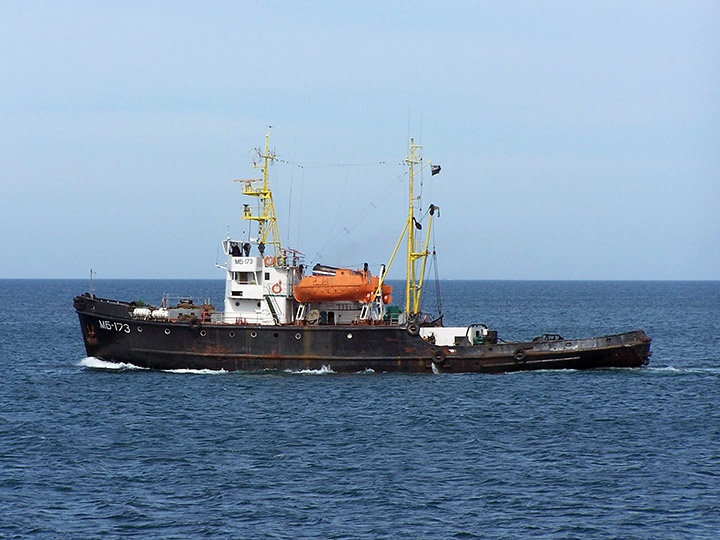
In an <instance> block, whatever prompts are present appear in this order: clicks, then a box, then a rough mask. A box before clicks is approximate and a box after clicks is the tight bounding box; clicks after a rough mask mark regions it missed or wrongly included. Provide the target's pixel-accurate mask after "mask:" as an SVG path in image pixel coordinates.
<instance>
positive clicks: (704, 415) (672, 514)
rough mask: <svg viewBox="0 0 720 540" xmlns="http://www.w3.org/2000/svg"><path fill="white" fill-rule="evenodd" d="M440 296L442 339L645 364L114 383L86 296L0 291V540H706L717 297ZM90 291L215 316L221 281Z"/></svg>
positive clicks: (510, 286) (65, 283) (708, 292)
mask: <svg viewBox="0 0 720 540" xmlns="http://www.w3.org/2000/svg"><path fill="white" fill-rule="evenodd" d="M396 285H397V284H396ZM440 288H441V292H442V299H443V312H444V314H445V322H446V324H450V325H453V324H469V323H475V322H478V323H480V322H483V323H486V324H488V326H490V327H491V328H493V329H497V330H498V332H499V335H500V337H501V338H504V339H508V340H509V339H527V338H532V337H533V336H536V335H539V334H542V333H544V332H557V333H560V334H561V335H563V336H564V337H568V338H572V337H583V336H590V335H603V334H605V333H613V332H620V331H625V330H632V329H635V328H642V329H644V330H645V331H646V332H647V333H648V334H649V335H650V336H652V338H653V344H652V353H653V356H652V358H651V362H650V365H649V366H648V367H645V368H639V369H608V370H596V371H589V372H579V371H555V372H553V371H544V372H531V373H516V374H507V375H478V374H434V375H433V374H428V375H403V374H388V373H358V374H355V375H337V374H334V373H333V372H332V366H329V369H325V370H322V371H320V372H309V373H283V372H276V373H224V372H220V373H213V372H187V371H185V372H154V371H148V370H142V369H134V368H132V367H131V366H124V367H120V368H119V369H118V368H117V367H115V369H112V366H109V365H107V364H104V363H102V362H100V361H98V360H95V359H88V358H86V357H85V356H86V355H85V351H84V349H83V343H82V338H81V334H80V328H79V325H78V321H77V317H76V316H75V314H74V311H73V309H72V298H73V296H74V295H76V294H79V293H82V292H84V291H86V290H87V289H88V284H87V282H86V281H80V280H77V281H74V280H38V281H32V280H3V281H0V362H1V363H0V367H1V369H2V372H1V376H2V379H1V381H2V382H0V537H2V538H53V539H54V538H73V539H83V538H143V539H145V538H177V539H187V538H275V539H297V538H311V539H331V538H343V539H344V538H362V539H375V538H442V539H447V538H450V539H452V538H457V539H474V538H488V539H504V538H507V539H510V538H512V539H515V538H542V539H545V538H547V539H561V538H562V539H573V538H583V539H584V538H588V539H604V538H622V539H635V538H647V539H658V538H661V539H703V538H707V539H716V538H720V282H547V281H535V282H513V281H497V282H494V281H445V282H441V283H440ZM398 289H399V288H398V287H396V290H395V295H394V296H395V298H396V301H397V300H399V299H400V298H401V291H399V290H398ZM95 292H96V294H97V295H98V296H101V297H105V298H121V299H127V300H136V299H142V300H145V301H147V302H155V303H157V302H159V300H160V298H161V297H162V294H163V293H164V292H177V293H189V294H193V295H196V296H209V297H211V298H212V299H213V301H214V303H215V304H216V305H218V306H221V305H222V301H221V298H222V293H223V283H222V282H221V281H145V280H135V281H123V280H99V281H96V282H95ZM426 300H427V301H428V304H429V305H428V307H429V308H433V307H434V305H433V304H434V300H435V294H434V291H433V290H432V288H431V289H430V290H429V291H428V294H427V296H426Z"/></svg>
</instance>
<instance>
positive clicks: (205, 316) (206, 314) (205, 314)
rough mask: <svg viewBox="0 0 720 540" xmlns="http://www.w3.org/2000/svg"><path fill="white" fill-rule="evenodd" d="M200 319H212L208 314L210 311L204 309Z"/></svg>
mask: <svg viewBox="0 0 720 540" xmlns="http://www.w3.org/2000/svg"><path fill="white" fill-rule="evenodd" d="M200 318H201V319H202V320H203V321H204V320H206V319H209V318H210V314H209V313H208V310H207V309H203V310H202V311H201V312H200Z"/></svg>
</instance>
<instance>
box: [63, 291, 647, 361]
mask: <svg viewBox="0 0 720 540" xmlns="http://www.w3.org/2000/svg"><path fill="white" fill-rule="evenodd" d="M75 309H76V311H77V313H78V317H79V319H80V325H81V328H82V332H83V338H84V341H85V349H86V351H87V354H88V356H94V357H97V358H100V359H102V360H106V361H109V362H117V363H128V364H133V365H135V366H139V367H145V368H151V369H163V370H171V369H198V370H200V369H210V370H226V371H263V370H292V371H301V370H306V369H310V370H318V369H322V368H323V367H329V368H330V369H332V370H333V371H335V372H339V373H340V372H359V371H365V370H368V369H372V370H374V371H377V372H382V371H395V372H416V373H417V372H420V373H427V372H432V371H441V372H457V373H459V372H479V373H502V372H510V371H528V370H538V369H593V368H604V367H605V368H606V367H640V366H643V365H646V364H647V363H648V359H649V356H650V338H649V337H648V336H647V335H646V334H645V332H643V331H642V330H635V331H633V332H627V333H623V334H616V335H611V336H602V337H597V338H586V339H577V340H575V339H573V340H553V341H532V342H515V343H504V342H503V343H497V344H485V345H473V346H455V347H445V346H435V345H433V344H431V343H428V342H427V341H425V340H423V339H422V338H421V337H419V336H417V335H411V334H410V333H408V332H407V331H406V329H405V328H403V327H399V326H385V325H374V326H365V325H343V326H340V325H337V326H262V325H228V324H198V322H197V321H195V322H193V324H190V323H188V322H169V321H162V322H158V321H150V320H142V319H134V318H132V317H130V316H129V311H130V309H132V308H130V306H129V305H128V304H127V303H124V302H115V301H111V300H102V299H98V298H90V297H88V296H79V297H77V298H75Z"/></svg>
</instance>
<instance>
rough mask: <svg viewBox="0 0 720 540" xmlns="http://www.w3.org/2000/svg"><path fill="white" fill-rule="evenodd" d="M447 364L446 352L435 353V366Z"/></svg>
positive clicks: (438, 351)
mask: <svg viewBox="0 0 720 540" xmlns="http://www.w3.org/2000/svg"><path fill="white" fill-rule="evenodd" d="M443 362H445V352H444V351H441V350H437V351H435V352H434V353H433V364H438V365H439V364H442V363H443Z"/></svg>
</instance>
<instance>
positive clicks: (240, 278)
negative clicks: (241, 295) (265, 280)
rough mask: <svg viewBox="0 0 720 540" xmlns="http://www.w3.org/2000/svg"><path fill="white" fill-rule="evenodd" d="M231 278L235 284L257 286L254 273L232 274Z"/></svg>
mask: <svg viewBox="0 0 720 540" xmlns="http://www.w3.org/2000/svg"><path fill="white" fill-rule="evenodd" d="M232 278H233V281H234V282H235V283H238V284H240V285H257V276H255V272H233V273H232Z"/></svg>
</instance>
